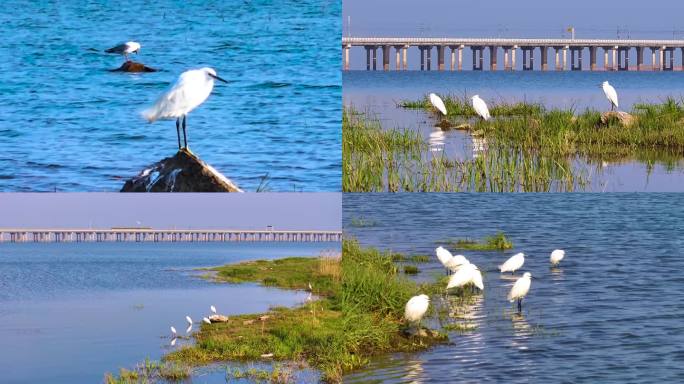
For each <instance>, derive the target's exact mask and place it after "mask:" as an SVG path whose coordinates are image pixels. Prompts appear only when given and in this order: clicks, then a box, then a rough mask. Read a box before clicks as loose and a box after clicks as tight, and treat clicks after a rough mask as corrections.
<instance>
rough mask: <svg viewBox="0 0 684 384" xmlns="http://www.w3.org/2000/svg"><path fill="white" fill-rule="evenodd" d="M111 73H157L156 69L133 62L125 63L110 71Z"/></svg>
mask: <svg viewBox="0 0 684 384" xmlns="http://www.w3.org/2000/svg"><path fill="white" fill-rule="evenodd" d="M110 71H111V72H157V70H156V69H154V68H150V67H148V66H146V65H145V64H142V63H136V62H135V61H130V60H129V61H127V62H125V63H123V64H121V66H120V67H119V68H117V69H110Z"/></svg>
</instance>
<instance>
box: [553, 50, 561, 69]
mask: <svg viewBox="0 0 684 384" xmlns="http://www.w3.org/2000/svg"><path fill="white" fill-rule="evenodd" d="M553 49H554V50H555V52H556V58H555V61H554V63H555V70H556V71H560V70H561V69H562V66H561V61H560V52H561V49H563V48H562V47H553Z"/></svg>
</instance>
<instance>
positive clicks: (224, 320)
mask: <svg viewBox="0 0 684 384" xmlns="http://www.w3.org/2000/svg"><path fill="white" fill-rule="evenodd" d="M209 321H211V322H212V323H227V322H228V316H223V315H211V316H209Z"/></svg>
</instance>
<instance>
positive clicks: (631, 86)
mask: <svg viewBox="0 0 684 384" xmlns="http://www.w3.org/2000/svg"><path fill="white" fill-rule="evenodd" d="M604 80H608V81H609V82H610V83H611V84H612V85H613V86H614V87H615V88H616V90H617V92H618V95H619V103H620V110H623V111H630V110H631V109H632V106H633V105H634V103H637V102H650V103H658V102H661V101H664V100H665V99H666V98H667V97H673V98H675V99H677V100H680V101H681V100H682V99H683V98H684V73H682V72H571V71H567V72H554V71H549V72H539V71H532V72H530V71H525V72H523V71H515V72H503V71H498V72H489V71H484V72H478V71H463V72H450V71H444V72H438V71H398V72H397V71H389V72H384V71H346V72H344V73H343V76H342V84H343V99H344V104H345V105H352V106H354V108H356V109H357V110H360V111H364V112H368V113H370V114H371V115H372V116H373V117H376V118H378V119H379V120H380V121H381V123H382V125H383V127H385V128H400V129H405V128H408V129H413V130H416V131H418V132H420V133H421V136H422V137H423V138H424V139H425V140H426V141H428V142H429V143H430V146H431V150H433V151H435V152H437V153H444V154H445V155H446V156H447V157H450V158H458V159H469V158H472V157H473V156H474V155H475V154H476V153H477V150H476V148H477V146H476V145H473V142H472V138H471V136H470V134H469V133H468V132H463V131H453V130H452V131H447V132H443V131H441V130H440V129H439V128H437V127H436V126H435V125H436V124H437V120H435V117H434V115H433V114H428V113H425V112H424V111H416V110H405V109H403V108H398V107H397V103H398V102H400V101H402V100H417V99H421V98H422V97H423V96H424V95H426V94H428V93H430V92H435V93H438V94H442V95H447V94H451V95H456V96H461V97H463V96H466V95H467V96H469V97H470V96H472V95H474V94H478V95H480V97H482V98H483V99H484V100H485V101H486V102H487V103H489V104H490V105H492V104H496V103H501V102H519V101H527V102H537V103H542V104H543V105H545V106H546V107H549V108H564V109H565V108H574V109H575V110H576V111H578V112H581V111H583V110H584V109H586V108H595V109H599V110H607V109H609V108H610V105H609V104H608V100H607V99H606V98H605V96H604V94H603V91H602V90H601V89H600V88H599V84H600V83H601V82H602V81H604ZM650 155H651V157H654V158H655V159H656V160H657V161H655V162H652V163H646V162H642V161H638V160H636V159H635V158H636V154H635V155H634V157H635V158H627V159H624V160H623V161H619V162H614V161H612V160H611V161H605V162H604V161H596V160H591V161H590V160H587V159H584V158H577V159H573V160H574V161H575V164H576V169H575V171H576V172H575V173H576V174H588V175H590V178H589V179H590V180H588V181H589V184H588V186H587V187H586V188H585V189H583V191H588V192H683V191H684V183H683V182H682V180H684V179H683V178H682V176H684V156H682V157H681V158H680V159H675V161H674V164H670V163H667V162H665V161H663V160H662V159H660V158H659V156H657V154H653V153H652V154H650ZM670 155H671V154H670ZM660 157H664V158H666V159H667V160H670V159H669V158H667V157H665V156H660Z"/></svg>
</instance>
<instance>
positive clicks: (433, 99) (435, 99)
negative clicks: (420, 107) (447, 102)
mask: <svg viewBox="0 0 684 384" xmlns="http://www.w3.org/2000/svg"><path fill="white" fill-rule="evenodd" d="M430 104H432V106H433V107H435V108H437V110H438V111H440V112H442V114H443V115H444V116H446V115H447V109H446V107H445V106H444V102H443V101H442V99H441V98H440V97H439V96H437V95H435V94H434V93H431V94H430Z"/></svg>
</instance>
